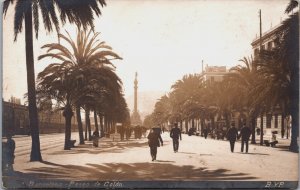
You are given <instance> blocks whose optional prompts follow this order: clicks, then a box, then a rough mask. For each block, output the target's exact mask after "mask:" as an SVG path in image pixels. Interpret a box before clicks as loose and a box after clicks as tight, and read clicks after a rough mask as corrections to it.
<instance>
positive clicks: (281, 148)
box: [274, 145, 296, 153]
mask: <svg viewBox="0 0 300 190" xmlns="http://www.w3.org/2000/svg"><path fill="white" fill-rule="evenodd" d="M274 148H275V149H278V150H279V151H285V152H291V153H296V152H292V151H290V145H277V146H275V147H274Z"/></svg>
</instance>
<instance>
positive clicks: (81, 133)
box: [76, 105, 84, 144]
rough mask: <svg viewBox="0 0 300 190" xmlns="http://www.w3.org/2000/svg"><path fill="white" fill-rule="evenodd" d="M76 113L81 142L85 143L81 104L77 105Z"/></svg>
mask: <svg viewBox="0 0 300 190" xmlns="http://www.w3.org/2000/svg"><path fill="white" fill-rule="evenodd" d="M76 115H77V124H78V133H79V144H84V138H83V128H82V121H81V114H80V106H79V105H77V106H76Z"/></svg>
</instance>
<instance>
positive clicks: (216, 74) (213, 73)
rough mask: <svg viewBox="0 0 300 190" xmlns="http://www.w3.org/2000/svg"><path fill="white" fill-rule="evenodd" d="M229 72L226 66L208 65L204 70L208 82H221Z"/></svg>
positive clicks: (203, 73)
mask: <svg viewBox="0 0 300 190" xmlns="http://www.w3.org/2000/svg"><path fill="white" fill-rule="evenodd" d="M227 74H228V72H227V70H226V66H208V65H206V67H205V70H204V71H203V72H202V76H203V79H204V81H206V82H221V81H222V80H223V79H224V76H226V75H227Z"/></svg>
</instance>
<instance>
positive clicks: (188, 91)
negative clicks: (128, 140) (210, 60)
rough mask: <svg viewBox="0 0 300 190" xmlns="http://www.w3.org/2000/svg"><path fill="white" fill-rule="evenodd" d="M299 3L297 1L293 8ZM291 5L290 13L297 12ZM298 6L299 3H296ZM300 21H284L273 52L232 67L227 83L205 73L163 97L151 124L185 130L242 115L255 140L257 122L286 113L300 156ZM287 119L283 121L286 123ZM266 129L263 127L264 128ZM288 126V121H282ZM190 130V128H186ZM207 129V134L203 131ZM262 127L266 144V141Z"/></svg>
mask: <svg viewBox="0 0 300 190" xmlns="http://www.w3.org/2000/svg"><path fill="white" fill-rule="evenodd" d="M293 2H294V1H291V4H292V3H293ZM291 6H292V5H289V7H288V8H287V12H290V11H292V10H293V9H292V8H291ZM293 6H294V7H296V6H297V4H293ZM298 26H299V17H298V12H296V13H293V14H292V15H290V17H289V18H288V19H287V20H285V21H284V22H283V23H282V32H281V33H280V34H278V36H277V38H276V40H275V47H274V48H273V49H271V50H263V49H261V50H260V52H259V54H258V55H257V56H255V58H252V57H250V58H246V57H244V58H243V59H241V60H240V61H241V63H242V65H238V66H236V67H234V68H231V69H230V72H229V73H228V75H227V76H225V77H224V80H223V81H222V82H213V83H209V82H205V81H204V80H203V76H202V75H201V74H189V75H186V76H184V77H183V78H182V79H181V80H178V81H177V82H176V83H175V84H174V85H173V86H172V91H171V92H170V93H169V94H167V95H165V96H162V97H161V98H160V100H159V101H158V102H157V103H156V105H155V109H154V112H153V113H152V114H151V115H149V116H147V117H146V119H145V124H146V125H158V124H167V123H169V122H171V123H172V122H180V123H181V126H183V124H185V126H186V127H187V123H188V122H191V123H192V126H193V127H194V126H195V122H197V123H201V124H202V125H201V126H204V122H205V120H210V121H211V123H212V124H213V125H214V122H215V120H214V118H215V117H217V118H218V120H224V121H225V125H226V126H227V127H229V125H230V122H231V120H232V118H233V117H234V115H236V113H240V115H241V114H244V115H246V117H247V124H248V125H249V126H251V128H252V143H256V142H255V128H256V118H258V117H261V124H262V123H263V120H262V119H263V115H264V114H266V113H274V112H275V111H278V110H280V113H281V114H282V116H283V119H284V118H286V117H287V116H291V118H292V137H291V144H290V150H291V151H295V152H298V144H297V137H298V128H299V104H298V103H299V63H298V61H299V27H298ZM283 119H282V121H283ZM262 126H263V125H261V127H262ZM282 127H283V122H282ZM186 130H187V129H186ZM201 131H202V130H201ZM262 133H263V129H261V135H260V136H261V139H260V141H261V142H260V143H261V144H262V143H263V138H262V137H263V134H262Z"/></svg>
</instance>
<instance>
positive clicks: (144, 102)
mask: <svg viewBox="0 0 300 190" xmlns="http://www.w3.org/2000/svg"><path fill="white" fill-rule="evenodd" d="M163 95H165V92H162V91H141V92H138V103H137V104H138V111H139V113H140V116H141V119H142V120H144V118H145V116H146V115H148V114H151V113H152V112H153V110H154V106H155V103H156V102H157V100H158V99H159V98H160V97H162V96H163ZM125 98H126V102H127V104H128V107H129V109H130V114H131V113H132V111H133V107H134V95H133V94H132V95H129V96H127V97H125Z"/></svg>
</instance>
